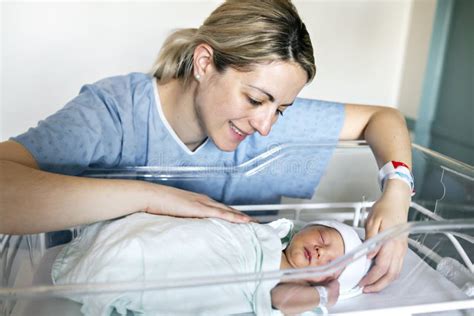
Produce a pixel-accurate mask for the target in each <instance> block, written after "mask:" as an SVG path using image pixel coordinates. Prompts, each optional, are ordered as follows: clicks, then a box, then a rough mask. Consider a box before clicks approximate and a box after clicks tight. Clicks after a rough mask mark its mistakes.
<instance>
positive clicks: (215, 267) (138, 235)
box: [52, 213, 368, 315]
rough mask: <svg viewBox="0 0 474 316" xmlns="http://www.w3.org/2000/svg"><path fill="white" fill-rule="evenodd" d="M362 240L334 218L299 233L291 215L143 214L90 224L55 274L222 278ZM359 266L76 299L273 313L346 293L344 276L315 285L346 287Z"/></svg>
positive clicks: (169, 310) (320, 261)
mask: <svg viewBox="0 0 474 316" xmlns="http://www.w3.org/2000/svg"><path fill="white" fill-rule="evenodd" d="M290 238H291V239H290ZM289 239H290V240H289ZM288 240H289V244H288V243H287V241H288ZM356 241H357V242H358V244H360V243H361V242H360V240H359V239H358V237H357V234H356V233H355V231H354V230H353V229H352V228H351V227H349V226H347V225H344V224H341V223H338V222H333V221H325V222H314V223H310V224H309V225H307V226H306V227H304V228H303V229H302V230H301V231H299V232H297V233H294V229H293V223H292V222H291V221H288V220H278V221H276V222H272V223H270V224H268V225H262V224H257V223H249V224H233V223H229V222H226V221H223V220H219V219H212V218H208V219H190V218H174V217H168V216H157V215H150V214H146V213H135V214H132V215H129V216H127V217H124V218H121V219H118V220H114V221H106V222H101V223H96V224H93V225H90V226H87V227H86V228H85V229H84V230H83V232H82V233H81V235H80V236H79V237H78V238H76V239H75V240H74V241H72V242H71V243H70V244H68V245H67V246H65V247H64V248H63V249H62V250H61V252H60V254H59V255H58V257H57V259H56V260H55V262H54V264H53V268H52V279H53V282H54V283H55V284H74V283H113V282H130V281H139V282H142V281H143V282H144V281H147V282H150V281H155V282H157V283H158V284H159V281H162V282H164V281H165V280H166V279H170V278H171V279H173V278H194V277H200V276H206V277H208V279H209V280H211V281H212V277H213V276H219V275H226V276H232V275H237V274H249V273H252V274H257V273H259V272H263V271H275V270H278V269H280V268H281V269H291V268H301V267H308V266H319V265H324V264H327V263H329V262H330V261H331V260H334V259H335V258H337V257H339V256H341V255H343V254H344V253H347V252H348V251H350V250H352V249H353V248H354V246H357V245H356ZM286 244H287V247H285V246H286ZM364 260H365V259H364ZM356 263H357V261H356V262H355V263H354V264H356ZM351 266H352V264H351V265H349V266H348V267H347V268H346V269H345V270H344V271H343V272H342V274H340V275H339V274H337V275H332V276H325V277H323V278H319V279H317V280H311V282H303V281H301V282H292V283H278V282H279V281H278V280H259V279H258V276H257V275H256V279H255V280H254V281H253V282H240V283H229V284H217V285H206V286H200V287H188V288H176V289H166V290H160V291H152V290H148V291H134V292H133V291H130V292H125V293H124V292H118V293H117V292H112V293H104V294H100V295H85V296H75V297H72V296H69V298H71V299H73V300H76V301H78V302H80V303H82V304H83V305H82V308H81V311H82V312H83V313H84V314H86V315H110V314H113V313H115V314H120V315H127V313H130V312H131V313H134V314H137V315H155V314H160V315H163V314H183V313H184V314H186V313H187V314H190V313H192V314H201V313H211V314H233V313H245V312H254V313H255V314H257V315H268V314H271V313H272V312H273V310H272V306H273V308H277V309H280V310H282V311H283V312H288V313H293V312H303V311H306V310H311V309H314V308H315V307H316V306H318V305H321V303H323V304H322V305H325V304H329V305H331V304H334V302H335V300H336V299H337V296H338V287H337V283H334V282H333V283H329V285H328V287H327V290H323V291H322V290H321V289H322V287H319V288H316V289H315V288H314V287H313V285H314V283H315V282H319V283H321V284H323V283H324V285H326V283H327V282H328V281H330V280H331V279H334V278H336V277H339V281H340V282H341V289H342V288H344V287H351V288H352V287H353V286H355V285H357V282H358V281H359V280H360V279H361V278H362V276H363V275H364V274H365V272H366V270H365V269H360V268H357V269H356V270H354V271H352V269H351ZM367 266H368V265H367ZM351 271H352V272H351ZM348 272H349V274H351V276H353V275H354V272H356V273H355V274H356V277H355V278H353V280H352V283H351V284H349V283H350V282H349V283H347V282H346V281H343V280H344V275H345V274H346V273H348ZM345 283H347V285H343V284H345ZM292 293H293V294H295V293H298V295H297V296H292Z"/></svg>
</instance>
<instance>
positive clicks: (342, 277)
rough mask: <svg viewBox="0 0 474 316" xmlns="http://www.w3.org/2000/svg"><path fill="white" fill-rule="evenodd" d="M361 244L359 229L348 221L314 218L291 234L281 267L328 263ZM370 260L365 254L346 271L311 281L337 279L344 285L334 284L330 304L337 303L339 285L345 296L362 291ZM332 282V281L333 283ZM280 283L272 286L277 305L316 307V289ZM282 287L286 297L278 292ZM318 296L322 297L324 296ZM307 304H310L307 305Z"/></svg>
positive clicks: (298, 309)
mask: <svg viewBox="0 0 474 316" xmlns="http://www.w3.org/2000/svg"><path fill="white" fill-rule="evenodd" d="M277 222H278V221H276V222H274V223H270V225H272V226H274V227H275V228H276V227H277V226H278V225H276V223H277ZM361 244H362V242H361V240H360V238H359V235H358V234H357V232H356V231H355V229H354V228H352V227H350V226H348V225H346V224H343V223H340V222H337V221H315V222H311V223H308V224H306V225H305V226H304V227H303V229H301V230H300V231H299V232H298V233H296V234H295V235H294V236H293V238H291V240H290V242H289V245H288V246H287V247H286V248H285V249H284V251H283V253H282V261H281V268H282V269H291V268H305V267H313V266H322V265H326V264H329V263H331V261H333V260H335V259H336V258H338V257H341V256H343V255H344V254H346V253H348V252H350V251H351V250H353V249H355V248H357V247H358V246H359V245H361ZM370 264H371V261H370V260H368V259H367V258H366V257H365V256H363V257H361V258H359V259H357V260H355V261H353V262H352V263H351V264H349V265H348V266H347V267H346V268H345V269H343V270H342V271H339V272H337V273H334V274H332V275H326V276H324V277H319V278H313V279H312V280H311V283H326V282H329V281H331V280H334V279H337V280H338V282H339V285H340V287H339V288H338V287H335V288H334V287H331V286H330V287H329V293H328V294H329V301H328V302H329V303H330V305H333V304H334V303H335V299H337V297H338V294H339V293H338V291H337V290H338V289H340V292H341V298H349V297H352V296H355V295H357V294H360V293H362V289H360V288H359V287H358V283H359V281H360V280H361V279H362V278H363V277H364V275H365V274H366V273H367V271H368V270H369V268H370ZM329 284H330V285H331V283H329ZM280 286H281V287H282V289H281V290H280V289H279V286H277V287H276V288H275V289H273V290H272V302H273V305H274V306H275V307H277V308H278V309H280V310H285V312H288V313H298V312H301V311H302V309H304V310H308V309H314V307H313V308H309V307H311V306H312V304H311V301H313V302H314V301H315V299H314V298H313V299H311V298H310V297H311V296H314V292H311V291H309V290H307V289H305V288H304V287H303V288H299V289H297V288H295V286H290V285H283V286H282V285H281V284H280ZM290 288H291V289H292V291H293V295H294V297H295V298H294V300H295V301H296V302H297V304H294V303H293V302H292V300H291V299H290V297H289V295H288V292H289V290H290ZM278 291H281V296H282V297H280V296H279V295H278ZM334 292H336V293H334ZM318 294H321V293H318ZM306 295H307V296H308V297H307V298H305V299H304V301H305V302H302V297H304V296H306ZM331 296H332V297H331ZM318 300H319V301H321V300H320V298H318ZM282 302H284V303H282ZM306 302H307V304H305V303H306ZM303 305H307V306H306V307H305V308H303ZM324 305H325V304H319V306H320V307H321V309H322V311H323V312H324V311H325V306H324Z"/></svg>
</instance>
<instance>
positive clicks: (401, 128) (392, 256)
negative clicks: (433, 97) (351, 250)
mask: <svg viewBox="0 0 474 316" xmlns="http://www.w3.org/2000/svg"><path fill="white" fill-rule="evenodd" d="M345 108H346V119H345V122H344V126H343V128H342V131H341V134H340V139H342V140H354V139H365V140H366V141H367V142H368V144H369V145H370V148H371V149H372V151H373V153H374V156H375V159H376V160H377V164H378V166H379V168H380V167H382V166H383V165H384V164H385V163H387V162H389V161H392V160H394V161H401V162H404V163H405V164H406V165H408V166H409V167H410V168H411V165H412V159H411V142H410V136H409V133H408V129H407V127H406V123H405V119H404V118H403V116H402V115H401V113H400V112H399V111H398V110H396V109H392V108H386V107H378V106H362V105H352V104H348V105H346V107H345ZM410 200H411V190H410V189H409V188H408V186H407V185H406V184H405V183H404V182H402V181H400V180H397V179H391V180H388V181H387V183H386V184H385V187H384V191H383V193H382V197H381V198H380V199H379V200H378V201H377V202H376V203H375V204H374V206H373V207H372V211H371V213H370V215H369V218H368V220H367V223H366V228H365V229H366V237H367V238H371V237H373V236H374V235H376V234H377V233H378V232H380V231H383V230H385V229H387V228H389V227H392V226H395V225H397V224H401V223H405V222H406V221H407V214H408V208H409V206H410ZM406 250H407V241H406V238H400V239H398V240H394V241H391V242H390V243H387V244H386V245H384V246H383V247H382V248H381V249H380V250H379V251H378V253H373V254H372V255H371V256H372V257H373V256H375V255H377V257H376V259H375V265H374V266H373V267H372V269H371V270H370V271H369V273H368V274H367V276H366V277H364V278H363V279H362V281H361V283H360V285H361V286H364V287H365V288H364V292H377V291H380V290H382V289H383V288H385V287H386V286H387V285H388V284H390V282H392V281H393V280H394V279H396V278H397V277H398V274H399V273H400V271H401V268H402V264H403V259H404V255H405V253H406Z"/></svg>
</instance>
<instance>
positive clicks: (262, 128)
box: [250, 106, 276, 136]
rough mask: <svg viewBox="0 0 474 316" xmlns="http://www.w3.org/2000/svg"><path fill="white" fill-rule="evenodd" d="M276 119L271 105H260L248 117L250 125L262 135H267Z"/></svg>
mask: <svg viewBox="0 0 474 316" xmlns="http://www.w3.org/2000/svg"><path fill="white" fill-rule="evenodd" d="M275 121H276V115H275V110H274V109H273V107H271V106H262V107H260V108H259V109H258V111H257V112H255V115H254V116H253V117H252V118H251V119H250V125H251V126H252V127H253V128H254V129H255V130H256V131H257V132H259V133H260V135H262V136H267V135H268V134H269V133H270V130H271V129H272V125H273V123H275Z"/></svg>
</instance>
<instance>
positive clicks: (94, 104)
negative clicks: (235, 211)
mask: <svg viewBox="0 0 474 316" xmlns="http://www.w3.org/2000/svg"><path fill="white" fill-rule="evenodd" d="M343 121H344V106H343V105H342V104H340V103H333V102H324V101H318V100H309V99H302V98H297V99H296V100H295V102H294V104H293V106H292V107H290V108H288V109H287V110H286V111H285V114H284V116H283V117H280V118H279V119H278V121H277V122H276V123H275V125H274V126H273V128H272V130H271V132H270V134H269V135H268V136H266V137H263V136H261V135H259V134H258V133H254V134H253V135H251V136H249V137H247V138H246V139H245V140H244V141H243V142H242V143H241V144H240V145H239V147H238V148H237V150H235V151H234V152H223V151H221V150H219V149H218V148H217V147H216V146H215V144H214V143H213V142H212V140H208V141H206V142H205V143H204V144H203V145H201V146H200V147H199V148H198V149H197V150H195V151H194V152H191V151H190V150H189V149H187V148H186V147H185V146H184V144H183V143H182V142H181V141H180V140H179V139H178V138H177V136H176V134H175V133H174V131H173V130H172V129H171V127H170V126H169V124H168V122H167V121H166V119H165V117H164V115H163V112H162V109H161V105H160V104H159V97H158V94H157V87H156V82H155V80H154V78H153V77H151V76H150V75H147V74H143V73H131V74H128V75H124V76H116V77H111V78H106V79H103V80H100V81H98V82H96V83H94V84H88V85H85V86H83V87H82V89H81V91H80V93H79V95H78V96H77V97H75V98H74V99H72V100H71V101H70V102H69V103H67V104H66V106H65V107H64V108H62V109H61V110H59V111H58V112H56V113H55V114H53V115H51V116H49V117H48V118H46V119H45V120H42V121H40V122H39V123H38V126H37V127H35V128H30V129H29V130H28V131H27V132H26V133H24V134H21V135H19V136H17V137H13V138H12V140H14V141H16V142H18V143H20V144H22V145H23V146H25V147H26V148H27V149H28V150H29V151H30V153H31V154H32V155H33V157H34V158H35V159H36V161H37V163H38V165H39V167H40V168H41V169H42V170H45V171H49V172H54V173H61V174H67V175H80V174H81V173H83V172H84V171H85V170H87V169H89V168H123V167H131V166H237V165H240V164H242V163H244V162H246V161H248V160H250V159H252V158H253V157H255V156H257V155H259V154H261V153H263V152H265V151H267V150H269V149H271V148H274V147H275V146H278V145H284V144H296V143H323V144H325V146H324V147H321V148H318V149H314V148H308V149H307V150H304V151H303V152H299V153H298V154H296V155H290V156H288V157H285V158H283V159H279V160H277V161H275V162H274V163H273V164H272V165H270V166H269V167H267V168H265V169H264V170H262V171H261V172H259V173H258V174H256V175H253V176H242V175H240V176H231V175H225V176H221V177H204V178H202V179H199V180H194V181H192V180H191V181H190V180H186V181H169V182H167V183H165V184H168V185H172V186H175V187H179V188H182V189H186V190H190V191H194V192H199V193H203V194H207V195H209V196H210V197H212V198H214V199H216V200H218V201H221V202H223V203H227V204H255V203H278V202H279V200H280V197H281V196H282V195H284V196H291V197H298V198H310V197H311V196H312V195H313V193H314V190H315V188H316V186H317V185H318V183H319V180H320V178H321V176H322V174H323V173H324V170H325V168H326V166H327V163H328V161H329V158H330V156H331V154H332V152H333V150H334V148H335V145H336V143H337V140H338V136H339V133H340V130H341V128H342V124H343Z"/></svg>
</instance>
